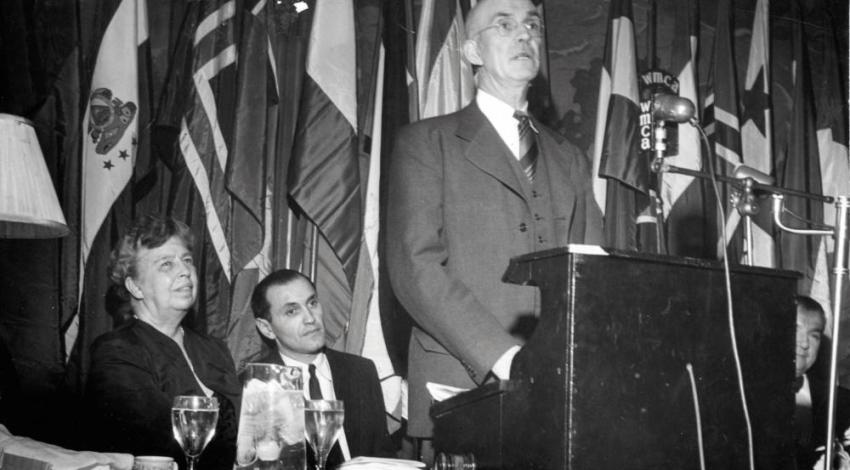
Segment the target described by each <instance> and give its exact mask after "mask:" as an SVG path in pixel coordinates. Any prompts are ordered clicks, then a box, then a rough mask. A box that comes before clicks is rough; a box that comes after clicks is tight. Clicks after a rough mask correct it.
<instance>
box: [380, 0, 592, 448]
mask: <svg viewBox="0 0 850 470" xmlns="http://www.w3.org/2000/svg"><path fill="white" fill-rule="evenodd" d="M543 27H544V26H543V21H542V18H541V15H540V12H539V11H538V9H537V8H536V7H535V6H534V5H533V4H532V3H531V2H530V1H529V0H482V1H479V2H478V3H477V4H476V6H475V7H474V8H473V9H472V10H470V12H469V15H468V17H467V22H466V31H467V40H466V41H465V42H464V44H463V55H464V57H465V58H466V60H467V61H469V62H470V63H471V64H472V65H473V66H476V67H478V71H477V72H476V80H477V88H478V90H477V94H476V97H475V100H474V102H473V103H471V104H470V105H469V106H467V107H466V108H464V109H462V110H460V111H458V112H456V113H453V114H450V115H446V116H441V117H437V118H433V119H427V120H423V121H419V122H416V123H414V124H412V125H410V126H408V127H405V128H403V129H402V130H401V131H400V132H399V134H398V136H397V138H396V143H395V149H394V153H393V159H392V163H391V170H390V175H389V178H388V181H389V198H388V199H389V205H388V214H387V237H386V239H387V258H388V267H389V274H390V281H391V283H392V286H393V290H394V292H395V294H396V295H397V297H398V298H399V300H400V301H401V303H402V305H403V306H404V308H405V309H406V310H407V312H408V313H409V314H410V315H411V316H412V317H413V319H414V320H415V322H416V326H415V327H414V329H413V333H412V337H411V341H410V354H409V367H408V371H409V373H408V383H409V385H410V412H409V415H410V421H409V423H408V433H409V434H410V435H411V436H413V437H430V436H431V434H432V423H431V420H430V417H429V415H428V411H429V407H430V404H431V399H430V397H429V395H428V392H427V390H426V387H425V385H426V383H427V382H436V383H440V384H446V385H451V386H455V387H462V388H469V387H474V386H475V385H476V384H480V383H481V382H483V381H484V380H485V378H486V377H488V376H489V375H490V374H491V373H492V374H493V375H495V376H496V377H498V378H501V379H506V378H508V376H509V374H510V365H511V362H512V360H513V357H514V355H515V354H516V353H517V351H518V350H519V349H520V347H521V345H522V344H523V342H524V341H525V340H526V338H527V334H528V331H527V329H526V328H523V326H524V325H527V324H529V322H528V321H527V320H529V319H533V318H535V317H536V316H537V315H538V314H539V307H540V305H539V304H540V302H539V292H538V291H537V289H536V288H535V287H530V286H518V285H512V284H507V283H504V282H502V279H501V277H502V274H503V273H504V272H505V269H506V268H507V266H508V263H509V261H510V259H511V257H514V256H518V255H521V254H524V253H529V252H534V251H538V250H543V249H547V248H554V247H557V246H564V245H566V244H568V243H598V242H599V241H600V240H601V232H602V217H601V214H600V212H599V210H598V208H597V206H596V204H595V202H594V200H593V195H592V190H591V180H592V178H591V172H590V168H589V164H588V160H587V158H586V157H585V155H583V154H582V152H581V151H580V150H579V149H577V148H576V147H575V146H574V145H572V144H571V143H569V142H567V141H566V140H565V139H564V138H563V137H562V136H560V135H558V134H556V133H555V132H553V131H551V130H549V129H548V128H546V127H545V126H543V125H542V124H541V123H540V122H538V121H537V120H535V119H534V118H533V117H530V116H528V113H527V111H528V100H527V93H528V87H529V83H530V82H531V80H532V79H534V78H535V77H536V76H537V73H538V70H539V68H540V45H541V41H542V37H543ZM531 323H533V322H531Z"/></svg>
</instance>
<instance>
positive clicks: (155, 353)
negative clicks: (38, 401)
mask: <svg viewBox="0 0 850 470" xmlns="http://www.w3.org/2000/svg"><path fill="white" fill-rule="evenodd" d="M192 243H193V239H192V234H191V233H190V231H189V228H188V227H187V226H186V225H185V224H183V223H182V222H179V221H177V220H174V219H171V218H160V217H154V216H146V217H143V218H141V219H140V220H139V221H137V222H136V223H135V224H134V225H133V226H132V227H131V228H130V229H129V231H128V232H127V234H126V235H124V237H123V238H122V239H121V241H120V242H119V244H118V246H117V247H116V249H115V250H114V251H113V253H112V261H111V264H110V278H111V280H112V281H113V282H114V283H116V284H117V285H118V286H119V288H120V290H122V291H123V292H124V295H125V296H126V297H127V299H128V300H129V302H130V307H131V309H132V312H133V318H131V319H129V320H128V321H126V322H125V323H124V324H122V325H121V326H120V327H118V328H117V329H116V330H114V331H111V332H109V333H106V334H104V335H102V336H100V337H99V338H97V339H96V340H95V342H94V344H93V345H92V348H91V367H90V369H89V376H88V380H87V383H86V391H85V397H84V398H85V403H86V409H87V415H86V417H87V418H89V419H92V420H93V421H92V423H91V425H90V426H87V428H88V429H90V430H92V432H93V433H94V435H92V436H91V440H90V443H89V447H91V448H93V449H96V450H102V451H112V452H128V453H131V454H134V455H168V456H171V457H173V458H174V459H175V460H176V461H177V462H180V463H181V466H182V464H183V463H184V462H185V458H184V454H183V451H182V450H181V449H180V447H179V446H178V444H177V442H176V441H175V439H174V435H173V434H172V430H171V405H172V401H173V399H174V397H175V396H177V395H206V396H215V397H217V398H218V402H219V407H220V412H219V421H218V426H217V427H216V434H215V437H214V438H213V440H212V441H211V442H210V444H209V445H208V446H207V448H206V450H205V451H204V452H203V454H201V458H200V460H199V462H198V464H199V467H200V468H204V469H207V468H227V469H231V468H233V461H234V457H235V443H236V423H237V419H238V411H237V409H238V407H239V401H240V394H241V385H240V382H239V379H238V378H237V376H236V371H235V368H234V365H233V359H232V358H231V356H230V353H229V351H228V350H227V348H226V346H225V345H224V344H223V343H222V342H220V341H218V340H215V339H212V338H209V337H206V336H204V335H201V334H198V333H195V332H193V331H192V330H190V329H188V328H184V327H182V326H181V325H180V323H181V321H182V320H183V318H184V317H185V316H186V314H187V313H188V312H189V309H191V308H192V305H193V304H194V303H195V299H196V297H197V292H198V277H197V273H196V271H195V265H194V263H193V260H192Z"/></svg>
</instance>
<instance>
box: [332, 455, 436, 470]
mask: <svg viewBox="0 0 850 470" xmlns="http://www.w3.org/2000/svg"><path fill="white" fill-rule="evenodd" d="M423 468H425V464H424V463H422V462H419V461H416V460H405V459H389V458H384V457H356V458H353V459H351V460H349V461H347V462H345V463H343V464H342V465H340V466H339V467H337V469H339V470H343V469H344V470H420V469H423Z"/></svg>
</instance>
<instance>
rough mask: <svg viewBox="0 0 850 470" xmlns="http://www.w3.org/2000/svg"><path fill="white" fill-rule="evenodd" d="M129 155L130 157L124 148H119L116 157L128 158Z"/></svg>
mask: <svg viewBox="0 0 850 470" xmlns="http://www.w3.org/2000/svg"><path fill="white" fill-rule="evenodd" d="M129 157H130V154H129V153H127V151H126V150H120V151H118V158H120V159H121V160H126V159H128V158H129Z"/></svg>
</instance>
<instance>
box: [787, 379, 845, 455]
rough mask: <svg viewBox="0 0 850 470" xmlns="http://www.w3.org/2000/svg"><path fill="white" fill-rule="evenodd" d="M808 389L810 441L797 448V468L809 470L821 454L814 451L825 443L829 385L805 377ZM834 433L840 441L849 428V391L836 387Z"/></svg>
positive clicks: (823, 381)
mask: <svg viewBox="0 0 850 470" xmlns="http://www.w3.org/2000/svg"><path fill="white" fill-rule="evenodd" d="M807 377H808V379H809V389H810V390H811V393H812V428H811V439H810V441H809V443H808V445H806V446H805V447H801V446H800V445H799V443H798V446H797V468H798V469H799V470H804V469H805V470H809V469H811V468H812V466H813V465H814V464H815V463H816V462H817V460H818V459H819V458H820V455H821V454H822V453H823V452H822V451H820V452H815V449H816V448H818V447H820V446H823V445H824V442H825V441H826V425H827V418H828V409H829V404H828V403H827V402H828V400H829V384H828V383H827V382H828V381H827V380H824V379H822V378H820V377H817V376H815V375H807ZM834 424H835V428H834V429H835V431H834V433H833V435H834V437H835V438H837V439H838V440H842V436H843V435H844V431H846V430H847V428H848V427H850V390H848V389H846V388H844V387H840V386H839V387H838V388H837V389H836V394H835V421H834Z"/></svg>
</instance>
